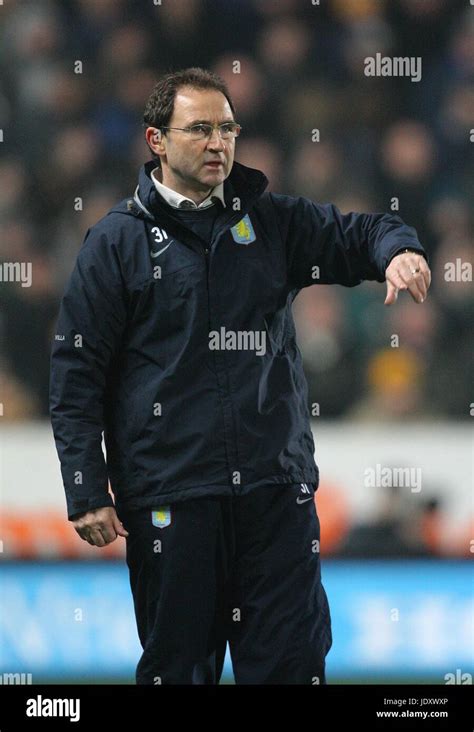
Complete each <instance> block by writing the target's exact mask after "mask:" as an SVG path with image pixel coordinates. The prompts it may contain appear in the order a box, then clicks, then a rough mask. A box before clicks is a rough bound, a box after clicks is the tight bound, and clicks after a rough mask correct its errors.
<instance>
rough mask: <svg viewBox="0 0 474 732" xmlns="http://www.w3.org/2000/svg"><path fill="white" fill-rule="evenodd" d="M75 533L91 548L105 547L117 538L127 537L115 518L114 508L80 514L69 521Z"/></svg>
mask: <svg viewBox="0 0 474 732" xmlns="http://www.w3.org/2000/svg"><path fill="white" fill-rule="evenodd" d="M71 523H72V525H73V526H74V528H75V529H76V531H77V533H78V534H79V536H80V537H81V539H84V541H87V542H89V544H92V546H107V544H110V543H111V542H112V541H115V539H116V538H117V536H128V531H127V530H126V529H125V528H124V526H123V524H122V522H121V521H120V520H119V517H118V516H117V512H116V510H115V508H113V507H112V506H105V507H104V508H96V509H94V510H93V511H87V512H86V513H82V514H80V515H79V516H78V517H77V518H75V519H73V520H72V521H71Z"/></svg>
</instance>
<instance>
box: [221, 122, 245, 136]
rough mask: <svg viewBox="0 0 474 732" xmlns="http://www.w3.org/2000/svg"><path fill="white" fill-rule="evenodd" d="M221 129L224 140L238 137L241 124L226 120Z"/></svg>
mask: <svg viewBox="0 0 474 732" xmlns="http://www.w3.org/2000/svg"><path fill="white" fill-rule="evenodd" d="M219 129H220V131H221V137H222V139H223V140H228V139H229V138H231V137H237V136H238V134H239V131H240V130H239V126H238V125H237V124H235V122H226V123H224V124H223V125H221V126H220V127H219Z"/></svg>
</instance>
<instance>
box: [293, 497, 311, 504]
mask: <svg viewBox="0 0 474 732" xmlns="http://www.w3.org/2000/svg"><path fill="white" fill-rule="evenodd" d="M312 500H313V496H310V497H309V498H301V496H298V498H297V499H296V503H306V502H307V501H312Z"/></svg>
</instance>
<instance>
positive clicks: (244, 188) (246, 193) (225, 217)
mask: <svg viewBox="0 0 474 732" xmlns="http://www.w3.org/2000/svg"><path fill="white" fill-rule="evenodd" d="M154 168H156V160H149V161H148V162H147V163H145V164H144V165H142V167H141V168H140V173H139V177H138V186H137V188H136V190H135V195H134V200H135V203H136V204H137V206H138V207H139V209H140V210H141V212H142V214H144V215H145V216H146V217H147V218H150V219H152V220H159V221H161V222H163V225H164V226H168V227H169V228H170V230H171V231H172V230H173V229H174V230H175V231H176V230H177V229H182V228H183V226H184V224H183V223H182V222H181V220H180V219H179V218H178V216H177V215H176V212H175V210H174V209H173V208H172V207H171V206H169V205H168V204H167V203H166V201H165V200H164V199H163V197H162V196H160V194H159V193H158V191H157V190H156V186H155V185H154V183H153V180H152V178H151V171H152V170H153V169H154ZM267 185H268V178H267V177H266V175H265V174H264V173H262V172H261V171H260V170H256V169H255V168H249V167H247V166H246V165H242V164H241V163H237V162H235V161H234V164H233V166H232V170H231V172H230V175H229V176H228V177H227V178H226V180H225V181H224V198H225V202H226V208H225V209H222V210H221V211H219V214H218V217H217V221H216V226H215V235H214V238H217V237H218V236H219V235H220V234H221V233H222V232H223V231H224V230H225V229H227V228H229V227H230V226H233V225H234V224H236V223H238V222H239V221H240V220H241V219H242V217H243V216H245V214H246V213H247V211H249V210H250V208H251V207H252V206H253V204H254V203H255V201H256V200H257V199H258V198H260V196H261V195H262V193H263V192H264V191H265V188H266V187H267ZM236 201H238V203H239V206H238V208H237V210H236V209H235V203H236ZM184 228H186V229H187V227H184Z"/></svg>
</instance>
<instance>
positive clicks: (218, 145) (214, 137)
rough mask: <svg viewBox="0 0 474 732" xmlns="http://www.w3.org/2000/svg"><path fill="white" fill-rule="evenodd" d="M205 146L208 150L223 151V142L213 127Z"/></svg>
mask: <svg viewBox="0 0 474 732" xmlns="http://www.w3.org/2000/svg"><path fill="white" fill-rule="evenodd" d="M207 146H208V148H209V149H210V150H218V151H219V150H224V148H225V145H224V141H223V139H222V137H221V135H220V132H219V130H218V129H217V128H216V127H215V128H214V129H213V130H212V134H211V136H210V137H209V139H208V141H207Z"/></svg>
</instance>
